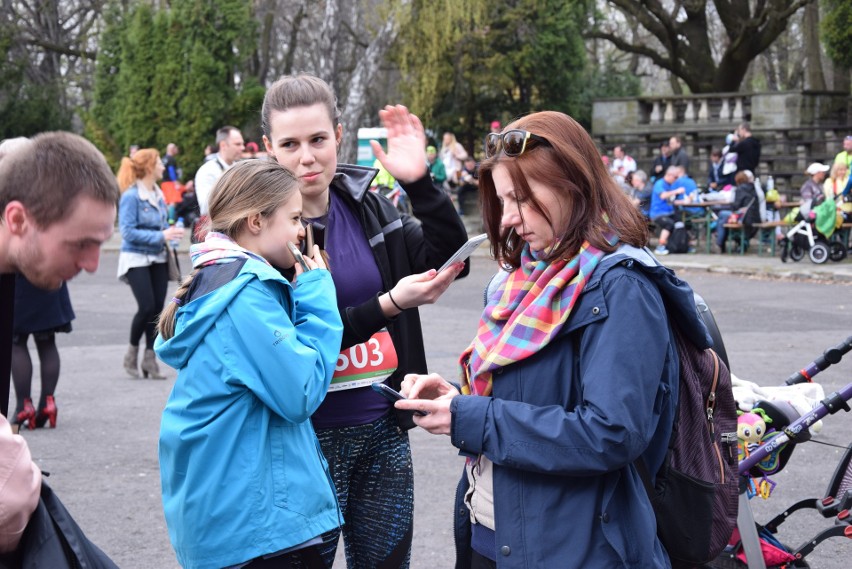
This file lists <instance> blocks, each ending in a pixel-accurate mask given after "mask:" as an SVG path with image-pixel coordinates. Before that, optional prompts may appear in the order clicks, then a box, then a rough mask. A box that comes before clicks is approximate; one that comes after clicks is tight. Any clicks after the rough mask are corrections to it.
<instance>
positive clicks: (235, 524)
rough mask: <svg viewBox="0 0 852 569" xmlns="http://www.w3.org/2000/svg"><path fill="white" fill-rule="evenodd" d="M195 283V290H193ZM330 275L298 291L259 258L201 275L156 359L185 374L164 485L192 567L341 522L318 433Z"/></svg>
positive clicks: (332, 305) (327, 366) (328, 349)
mask: <svg viewBox="0 0 852 569" xmlns="http://www.w3.org/2000/svg"><path fill="white" fill-rule="evenodd" d="M195 285H198V286H195ZM335 298H336V297H335V292H334V285H333V283H332V280H331V275H330V273H329V272H328V271H325V270H314V271H310V272H308V273H305V274H303V275H301V276H300V277H299V278H298V281H297V285H296V287H295V288H293V286H291V284H290V283H289V282H287V281H286V280H284V279H283V278H282V277H281V275H280V274H279V273H278V271H276V270H275V269H273V268H272V267H270V266H268V265H266V264H264V263H262V262H260V261H257V260H255V259H248V260H240V261H236V262H232V263H227V264H221V265H212V266H208V267H204V268H203V269H201V270H200V271H199V273H198V274H197V275H196V277H195V280H194V282H193V288H190V291H189V294H188V302H185V303H184V305H183V306H182V307H181V308H180V310H179V311H178V314H177V319H176V327H175V335H174V337H172V338H170V339H169V340H166V341H163V339H162V337H158V338H157V341H156V345H155V350H156V352H157V355H158V356H159V357H160V358H161V359H162V360H163V361H164V362H166V363H167V364H169V365H170V366H172V367H173V368H175V369H177V370H178V376H177V380H176V382H175V386H174V388H173V390H172V393H171V395H170V396H169V399H168V402H167V403H166V408H165V410H164V411H163V418H162V424H161V427H160V448H159V455H160V478H161V482H162V490H163V507H164V510H165V516H166V522H167V525H168V529H169V537H170V539H171V542H172V546H173V547H174V549H175V552H176V553H177V558H178V561H179V562H180V564H181V565H182V566H183V567H187V568H190V567H197V568H208V567H209V568H214V567H217V568H218V567H227V566H229V565H234V564H237V563H240V562H244V561H248V560H250V559H253V558H256V557H258V556H261V555H264V554H267V553H272V552H277V551H280V550H282V549H285V548H288V547H291V546H294V545H298V544H302V543H304V542H305V541H307V540H309V539H311V538H313V537H316V536H318V535H320V534H322V533H323V532H325V531H328V530H331V529H333V528H336V527H339V526H340V525H341V524H342V523H343V521H342V516H341V514H340V510H339V508H338V505H337V498H336V493H335V490H334V485H333V483H332V480H331V477H330V475H329V472H328V465H327V463H326V461H325V459H324V458H323V455H322V451H321V450H320V446H319V441H318V440H317V438H316V434H315V433H314V430H313V427H312V426H311V422H310V420H309V419H310V416H311V414H312V413H313V412H314V411H315V410H316V409H317V407H319V405H320V403H321V402H322V400H323V398H324V397H325V393H326V390H327V389H328V386H329V383H330V382H331V376H332V373H333V371H334V366H335V363H336V361H337V355H338V352H339V351H340V341H341V337H342V334H343V325H342V324H341V321H340V315H339V312H338V310H337V304H336V302H335Z"/></svg>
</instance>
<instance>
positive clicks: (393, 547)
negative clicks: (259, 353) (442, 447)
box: [317, 412, 414, 569]
mask: <svg viewBox="0 0 852 569" xmlns="http://www.w3.org/2000/svg"><path fill="white" fill-rule="evenodd" d="M317 437H319V440H320V444H321V445H322V450H323V454H325V457H326V460H328V463H329V468H330V470H331V476H332V478H333V479H334V485H335V487H336V488H337V497H338V500H339V501H340V509H341V511H342V512H343V519H344V522H345V524H344V526H343V542H344V547H345V551H346V564H347V566H348V568H349V569H362V568H363V569H372V568H377V569H397V568H401V569H407V568H408V564H409V561H410V559H411V536H412V528H413V521H414V520H413V518H414V473H413V471H412V466H411V447H410V446H409V443H408V433H406V432H405V431H403V430H402V429H400V427H399V423H398V422H397V420H396V416H395V415H394V414H393V412H391V413H388V414H387V415H385V416H384V417H382V418H381V419H378V420H377V421H375V422H373V423H370V424H367V425H358V426H355V427H340V428H332V429H323V430H317ZM339 535H340V530H339V529H338V530H334V531H331V532H329V533H326V534H323V545H322V546H320V548H321V550H322V556H323V560H324V561H325V564H326V567H328V568H329V569H330V568H331V566H332V565H333V564H334V555H335V552H336V550H337V541H338V537H339Z"/></svg>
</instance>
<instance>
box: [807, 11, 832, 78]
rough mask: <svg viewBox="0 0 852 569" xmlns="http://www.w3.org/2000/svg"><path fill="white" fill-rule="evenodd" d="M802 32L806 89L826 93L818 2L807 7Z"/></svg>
mask: <svg viewBox="0 0 852 569" xmlns="http://www.w3.org/2000/svg"><path fill="white" fill-rule="evenodd" d="M802 31H803V35H804V37H803V39H804V48H805V89H810V90H812V91H825V90H826V86H825V74H824V73H823V70H822V58H821V49H820V44H819V3H818V2H811V3H810V4H808V5H807V6H805V13H804V17H803V18H802Z"/></svg>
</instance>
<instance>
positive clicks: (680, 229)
mask: <svg viewBox="0 0 852 569" xmlns="http://www.w3.org/2000/svg"><path fill="white" fill-rule="evenodd" d="M666 249H668V250H669V253H687V252H689V233H688V232H687V231H686V225H684V223H683V222H682V221H678V222H675V224H674V229H672V234H671V235H670V236H669V241H668V243H666Z"/></svg>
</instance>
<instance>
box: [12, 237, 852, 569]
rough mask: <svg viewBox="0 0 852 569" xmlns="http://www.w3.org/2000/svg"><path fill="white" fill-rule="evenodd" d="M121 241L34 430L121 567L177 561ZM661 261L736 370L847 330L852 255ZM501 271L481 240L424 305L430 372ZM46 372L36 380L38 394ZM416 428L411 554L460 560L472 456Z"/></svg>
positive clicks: (765, 513) (801, 464)
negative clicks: (132, 336) (704, 310)
mask: <svg viewBox="0 0 852 569" xmlns="http://www.w3.org/2000/svg"><path fill="white" fill-rule="evenodd" d="M114 245H115V244H114V243H113V244H112V245H111V246H109V247H108V248H107V249H108V251H107V252H106V253H105V254H104V257H103V262H102V266H101V269H100V270H99V271H98V273H97V274H95V275H83V276H81V277H78V278H77V279H75V280H74V281H72V283H71V285H70V289H71V294H72V299H73V303H74V307H75V310H76V311H77V320H76V321H75V322H74V327H75V330H74V332H73V333H71V334H69V335H62V336H61V337H60V341H59V344H60V350H61V354H62V366H63V367H62V377H61V380H60V383H59V387H58V391H57V402H58V405H59V407H60V414H59V425H58V428H57V429H56V430H36V431H33V432H27V433H25V436H26V437H27V439H28V441H29V442H30V445H31V448H32V450H33V454H34V457H35V460H36V461H37V462H38V464H39V465H40V466H41V467H42V468H43V469H44V470H47V471H49V472H51V477H50V478H49V481H50V483H51V484H52V485H53V487H54V488H55V489H56V490H57V493H58V495H59V496H60V497H61V498H62V499H63V501H64V502H65V503H66V505H67V506H68V507H69V509H70V510H71V512H72V513H73V514H74V515H75V517H76V519H77V520H78V522H79V523H80V525H81V526H82V527H83V528H84V530H85V531H86V532H87V533H88V534H89V536H90V537H91V538H92V539H93V540H94V541H95V542H96V543H98V544H100V545H101V546H102V547H103V548H104V550H105V551H106V552H107V553H108V554H109V555H110V556H112V557H113V558H114V559H115V560H116V561H117V562H118V564H119V565H120V566H121V567H127V568H152V569H154V568H171V567H176V566H177V565H176V562H175V560H174V555H173V553H172V551H171V547H170V545H169V542H168V536H167V533H166V528H165V523H164V520H163V516H162V510H161V504H160V492H159V477H158V466H157V455H156V441H157V432H158V428H159V416H160V412H161V410H162V407H163V404H164V402H165V400H166V398H167V396H168V393H169V390H170V388H171V384H172V380H173V378H174V372H172V371H171V370H169V373H168V376H169V378H168V380H166V381H152V380H147V381H144V380H139V381H133V380H130V379H128V378H127V376H126V375H124V372H123V370H122V368H121V359H122V355H123V353H124V350H125V346H126V342H127V340H126V337H127V329H128V327H129V322H130V319H131V316H132V314H133V312H134V311H135V303H134V301H133V298H132V295H131V294H130V291H129V289H128V288H127V287H126V286H125V285H123V284H121V283H119V282H117V281H116V279H115V276H114V275H115V270H116V260H117V254H116V253H115V246H114ZM183 260H184V262H185V263H188V260H187V259H186V258H185V257H184V259H183ZM664 262H665V263H666V264H668V265H669V266H672V267H674V268H676V270H677V271H678V273H679V275H681V276H682V277H683V278H685V279H686V280H688V281H689V282H690V283H691V284H692V285H693V287H694V288H695V289H696V290H698V291H699V292H700V293H701V294H702V295H703V296H704V297H705V298H706V299H707V301H708V303H709V304H710V306H711V307H712V309H713V311H714V314H715V315H716V318H717V321H718V322H719V325H720V328H721V329H722V332H723V334H724V337H725V341H726V345H727V350H728V353H729V356H730V359H731V367H732V369H733V370H734V372H735V373H736V374H737V375H739V376H741V377H744V378H746V379H751V380H753V381H756V382H758V383H760V384H761V385H778V384H781V383H782V382H783V379H784V378H786V377H787V376H788V375H789V374H790V373H791V372H793V371H795V370H796V369H799V368H801V367H802V366H804V365H805V364H806V363H808V362H809V361H811V360H812V359H813V358H814V357H816V356H817V355H819V354H820V353H822V351H823V350H825V349H826V348H828V347H830V346H834V345H836V344H837V343H838V342H840V341H841V340H843V339H845V338H846V337H847V336H848V335H849V334H850V325H849V323H850V311H851V310H852V306H851V305H850V302H849V300H848V298H849V295H850V294H852V288H850V286H849V283H850V282H852V261H845V262H843V263H840V264H833V263H830V264H828V265H823V266H816V265H812V264H811V263H810V262H809V261H807V260H805V261H802V262H800V263H797V264H786V265H785V264H782V263H781V262H780V260H778V259H765V258H759V257H757V256H745V257H739V256H736V255H724V256H720V255H710V256H707V255H670V256H668V257H667V258H665V259H664ZM492 272H493V263H492V262H490V261H489V260H488V258H487V251H486V250H484V249H481V250H480V251H478V252H477V254H476V256H475V258H474V270H473V271H472V274H471V276H470V277H468V278H467V279H463V280H461V281H459V282H458V283H455V284H454V285H453V286H452V287H451V288H450V290H449V291H448V292H447V294H445V296H444V297H443V298H442V299H441V300H440V301H439V302H438V303H437V304H436V305H434V306H430V307H427V308H425V309H423V310H422V316H423V322H424V332H425V336H426V344H427V356H428V359H429V362H430V367H431V368H432V369H433V371H437V372H438V373H441V374H443V375H445V376H446V377H455V375H456V371H455V366H456V364H455V362H456V358H457V356H458V354H459V352H460V351H461V349H463V348H464V346H465V345H466V343H467V342H468V341H469V340H470V338H471V337H472V335H473V333H474V331H475V329H476V322H477V318H478V316H479V312H480V309H481V298H482V289H483V286H484V285H485V283H486V282H487V280H488V278H489V276H490V274H491V273H492ZM33 355H34V350H33ZM849 360H850V361H849V362H846V361H844V362H842V363H841V364H840V365H837V366H834V367H832V368H830V369H829V370H827V371H826V372H824V373H823V374H822V376H821V377H820V380H821V381H822V384H823V385H824V387H825V389H826V391H827V392H830V391H832V390H836V389H838V388H839V387H841V386H842V385H845V384H846V383H847V382H848V381H849V377H850V374H849V373H848V370H849V369H850V367H852V356H849ZM38 384H39V382H38V379H36V380H34V395H35V396H37V395H38ZM849 433H852V414H848V413H846V414H844V413H841V414H840V415H839V416H835V417H832V418H830V419H829V420H827V421H826V427H825V429H824V431H823V434H822V435H820V437H819V438H820V439H821V440H822V441H825V442H828V443H833V444H839V445H846V444H849V442H850V440H849ZM411 438H412V446H413V452H414V464H415V480H416V487H415V496H416V509H415V523H416V528H415V544H414V552H413V561H412V567H414V568H415V569H419V568H429V569H434V568H443V567H451V566H452V558H453V555H454V552H453V544H452V539H451V519H450V512H451V502H452V495H453V491H454V487H455V482H456V480H457V477H458V474H459V472H460V469H461V466H462V461H461V459H459V458H458V457H457V455H456V453H455V451H454V450H453V448H452V447H451V446H450V445H449V442H448V440H447V438H446V437H435V436H431V435H428V434H426V433H424V432H422V431H419V430H414V431H412V432H411ZM841 452H842V451H841V450H840V449H837V448H834V447H826V446H821V445H816V444H810V443H809V444H806V445H800V447H799V448H798V449H797V451H796V454H795V456H794V457H793V459H792V460H791V461H790V464H789V465H788V467H787V468H786V469H785V470H784V471H783V472H781V473H780V474H778V475H777V477H776V482H777V483H778V488H777V490H776V494H775V495H774V496H773V497H772V498H771V499H770V500H768V501H766V502H763V501H761V500H755V501H754V507H755V510H756V516H757V517H758V519H761V520H764V521H765V520H766V519H767V518H768V517H770V516H771V515H774V514H775V513H778V512H779V511H781V509H782V508H783V507H785V506H787V505H789V504H791V503H793V502H794V501H796V500H798V499H801V498H804V497H816V496H820V495H821V493H822V491H823V488H824V487H825V486H826V484H827V482H828V479H829V477H830V476H831V473H832V472H833V469H834V464H835V463H836V461H837V459H838V457H839V455H840V453H841ZM796 516H797V517H796V519H795V521H794V520H791V521H790V522H788V523H787V524H786V525H787V526H788V527H787V528H785V529H784V532H785V533H783V534H782V538H783V539H785V540H786V541H789V542H790V543H797V544H798V543H802V542H804V541H805V540H807V539H808V538H809V537H811V536H812V535H814V534H815V533H816V532H817V530H819V529H821V528H823V527H826V525H829V522H826V520H823V519H822V518H820V517H819V516H816V515H813V514H796ZM850 558H852V543H850V542H849V541H848V540H845V541H840V540H835V543H829V544H826V545H824V546H822V547H820V548H819V549H818V554H817V555H815V556H814V557H813V564H812V566H814V567H819V568H822V569H840V568H847V567H848V566H849V564H848V559H850ZM338 565H339V566H341V567H342V565H340V564H338ZM566 566H570V564H569V565H566Z"/></svg>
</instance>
